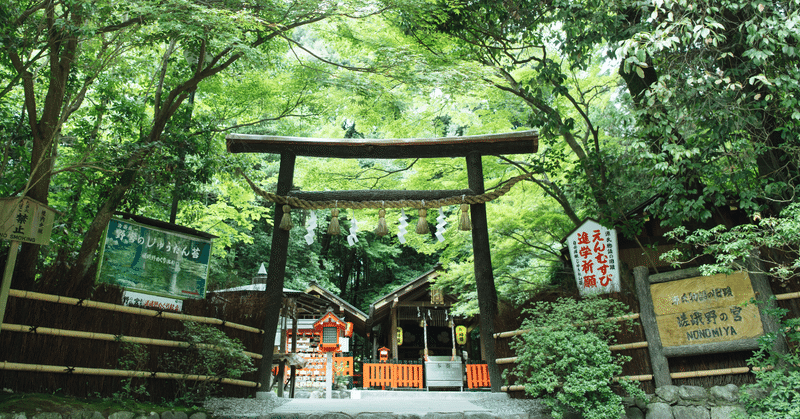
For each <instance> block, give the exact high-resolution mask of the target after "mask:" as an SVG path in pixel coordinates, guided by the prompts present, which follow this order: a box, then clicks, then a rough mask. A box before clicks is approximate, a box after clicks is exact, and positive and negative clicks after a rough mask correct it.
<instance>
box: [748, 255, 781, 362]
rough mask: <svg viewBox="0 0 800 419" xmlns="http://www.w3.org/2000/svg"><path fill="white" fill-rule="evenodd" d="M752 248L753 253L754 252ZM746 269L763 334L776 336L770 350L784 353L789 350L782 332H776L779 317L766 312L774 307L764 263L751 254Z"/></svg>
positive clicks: (778, 325) (779, 327)
mask: <svg viewBox="0 0 800 419" xmlns="http://www.w3.org/2000/svg"><path fill="white" fill-rule="evenodd" d="M756 252H757V250H754V251H753V253H756ZM747 270H748V271H749V272H748V276H749V277H750V284H751V285H752V286H753V293H754V294H755V297H756V301H757V302H758V311H759V314H761V325H762V327H763V328H764V334H770V333H773V334H774V336H776V338H775V341H774V342H772V351H773V352H775V353H779V354H785V353H787V352H788V351H789V345H788V343H787V342H786V336H785V335H784V334H783V333H778V332H779V331H780V329H781V323H780V319H779V318H776V317H775V316H773V315H770V314H769V313H767V310H768V309H770V308H775V300H774V298H773V297H775V295H774V294H773V293H772V287H770V285H769V280H767V276H766V275H765V274H764V265H763V264H762V263H761V261H760V260H759V259H758V257H757V256H755V255H753V256H751V257H749V258H747Z"/></svg>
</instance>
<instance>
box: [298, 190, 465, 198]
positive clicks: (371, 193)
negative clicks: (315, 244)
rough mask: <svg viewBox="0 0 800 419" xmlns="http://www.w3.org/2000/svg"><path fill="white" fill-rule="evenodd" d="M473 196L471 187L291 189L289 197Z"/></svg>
mask: <svg viewBox="0 0 800 419" xmlns="http://www.w3.org/2000/svg"><path fill="white" fill-rule="evenodd" d="M461 195H463V196H475V195H477V194H476V193H475V192H473V191H472V190H471V189H454V190H430V191H403V190H380V189H363V190H352V191H291V192H289V197H291V198H297V199H302V200H304V201H422V200H425V201H436V200H439V199H447V198H451V197H453V196H461Z"/></svg>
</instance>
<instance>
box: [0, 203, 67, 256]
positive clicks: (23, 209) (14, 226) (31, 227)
mask: <svg viewBox="0 0 800 419" xmlns="http://www.w3.org/2000/svg"><path fill="white" fill-rule="evenodd" d="M55 215H56V211H55V210H54V209H52V208H50V207H48V206H47V205H44V204H42V203H40V202H38V201H35V200H33V199H30V198H2V199H0V240H16V241H20V242H26V243H34V244H43V245H48V244H50V232H51V231H52V229H53V221H54V220H55Z"/></svg>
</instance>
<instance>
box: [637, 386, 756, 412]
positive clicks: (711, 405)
mask: <svg viewBox="0 0 800 419" xmlns="http://www.w3.org/2000/svg"><path fill="white" fill-rule="evenodd" d="M736 413H739V415H740V416H741V417H743V418H744V417H747V415H746V413H745V410H744V408H743V407H742V406H741V405H740V404H739V387H738V386H736V385H734V384H728V385H726V386H716V387H711V388H710V389H706V388H704V387H698V386H662V387H658V388H657V389H656V394H653V395H650V400H649V402H648V403H645V402H644V401H638V402H636V403H634V402H630V403H628V407H627V408H626V414H627V418H628V419H640V418H645V419H730V418H733V417H735V416H734V415H735V414H736Z"/></svg>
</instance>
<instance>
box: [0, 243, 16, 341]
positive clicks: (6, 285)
mask: <svg viewBox="0 0 800 419" xmlns="http://www.w3.org/2000/svg"><path fill="white" fill-rule="evenodd" d="M19 243H20V242H19V241H17V240H11V247H10V248H9V249H8V258H6V269H5V271H4V272H3V282H2V284H0V328H2V326H3V319H4V318H5V314H6V304H7V303H8V293H9V291H10V290H11V277H13V276H14V265H16V263H17V253H18V252H19Z"/></svg>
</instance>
